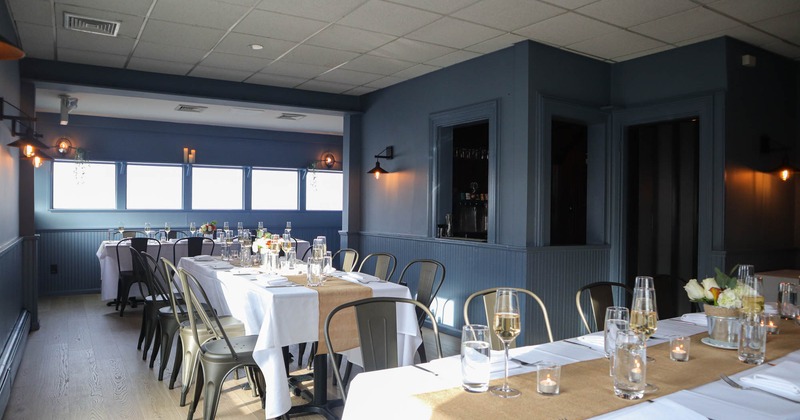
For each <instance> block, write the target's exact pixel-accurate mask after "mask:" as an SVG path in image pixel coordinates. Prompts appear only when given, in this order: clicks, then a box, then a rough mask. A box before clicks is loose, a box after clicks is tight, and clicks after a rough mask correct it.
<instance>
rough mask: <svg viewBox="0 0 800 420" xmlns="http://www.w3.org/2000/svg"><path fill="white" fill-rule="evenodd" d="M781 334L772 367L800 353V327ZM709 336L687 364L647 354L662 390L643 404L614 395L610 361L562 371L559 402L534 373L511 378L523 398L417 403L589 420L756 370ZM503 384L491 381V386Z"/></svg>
mask: <svg viewBox="0 0 800 420" xmlns="http://www.w3.org/2000/svg"><path fill="white" fill-rule="evenodd" d="M780 331H781V333H780V334H778V335H771V336H769V337H767V362H770V361H772V360H775V359H777V358H779V357H782V356H785V355H787V354H789V353H791V352H792V351H795V350H798V349H800V327H798V326H796V325H795V324H794V322H792V321H781V324H780ZM707 336H708V334H707V333H701V334H696V335H693V336H692V344H691V348H690V359H689V361H688V362H673V361H672V360H670V358H669V343H668V342H667V343H663V344H659V345H657V346H652V347H648V349H647V354H648V356H652V357H653V358H655V361H654V362H649V363H648V364H647V382H648V383H652V384H654V385H657V386H658V387H659V391H658V392H656V393H654V394H648V395H645V398H644V399H641V400H636V401H629V400H624V399H622V398H618V397H616V396H615V395H614V388H613V383H612V380H611V376H609V365H608V363H609V362H608V360H606V359H605V358H602V359H597V360H590V361H586V362H578V363H572V364H569V365H564V366H562V367H561V394H560V395H557V396H551V397H546V396H542V395H539V394H538V393H537V392H536V372H532V373H526V374H523V375H517V376H511V377H509V380H508V382H509V385H510V386H511V387H513V388H516V389H519V390H520V391H521V392H522V395H521V396H520V397H518V398H513V399H503V398H498V397H496V396H494V395H492V394H491V393H489V392H484V393H480V394H473V393H468V392H466V391H464V390H462V389H461V388H452V389H447V390H443V391H438V392H433V393H428V394H420V395H417V396H416V398H418V399H419V400H421V401H422V402H423V403H424V404H426V405H428V406H429V407H431V412H432V413H433V415H432V417H431V418H435V419H467V418H525V419H584V418H588V417H592V416H597V415H600V414H604V413H608V412H611V411H614V410H619V409H621V408H625V407H627V406H630V405H633V404H638V403H640V402H642V401H646V400H647V399H648V398H658V397H662V396H665V395H668V394H671V393H673V392H677V391H680V390H683V389H691V388H695V387H698V386H700V385H703V384H706V383H709V382H713V381H715V380H718V379H719V375H720V374H721V373H724V374H726V375H730V374H734V373H737V372H741V371H743V370H747V369H750V368H752V367H753V365H748V364H745V363H742V362H740V361H739V359H738V358H737V353H736V351H735V350H723V349H718V348H714V347H710V346H707V345H705V344H703V343H701V342H700V340H701V339H702V338H703V337H707ZM502 381H503V380H502V379H499V380H495V381H492V384H491V386H494V385H499V384H502Z"/></svg>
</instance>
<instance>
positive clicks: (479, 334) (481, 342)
mask: <svg viewBox="0 0 800 420" xmlns="http://www.w3.org/2000/svg"><path fill="white" fill-rule="evenodd" d="M489 334H491V333H490V332H489V327H487V326H486V325H474V324H473V325H464V327H463V328H462V330H461V386H462V387H463V388H464V389H465V390H467V391H469V392H485V391H486V390H488V389H489V376H490V372H491V364H492V362H491V357H490V353H491V348H492V345H491V337H490V336H489Z"/></svg>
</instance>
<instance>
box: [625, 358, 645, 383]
mask: <svg viewBox="0 0 800 420" xmlns="http://www.w3.org/2000/svg"><path fill="white" fill-rule="evenodd" d="M634 364H635V365H634V367H633V369H631V373H630V375H628V379H630V381H631V382H633V383H639V382H642V365H641V362H639V361H638V360H636V361H635V362H634Z"/></svg>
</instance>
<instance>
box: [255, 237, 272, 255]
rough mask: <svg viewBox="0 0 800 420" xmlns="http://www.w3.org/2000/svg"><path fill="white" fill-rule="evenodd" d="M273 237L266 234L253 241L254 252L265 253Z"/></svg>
mask: <svg viewBox="0 0 800 420" xmlns="http://www.w3.org/2000/svg"><path fill="white" fill-rule="evenodd" d="M271 242H272V237H271V236H270V235H264V236H262V237H260V238H257V239H256V240H255V241H253V252H256V253H259V254H263V253H265V252H267V250H268V249H269V246H270V245H271Z"/></svg>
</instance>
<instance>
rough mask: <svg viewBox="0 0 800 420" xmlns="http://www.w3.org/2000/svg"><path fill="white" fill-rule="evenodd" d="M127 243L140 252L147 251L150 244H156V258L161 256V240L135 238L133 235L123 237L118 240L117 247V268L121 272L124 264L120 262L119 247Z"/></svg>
mask: <svg viewBox="0 0 800 420" xmlns="http://www.w3.org/2000/svg"><path fill="white" fill-rule="evenodd" d="M126 232H127V231H126ZM125 245H127V246H128V247H130V248H132V249H135V250H137V251H139V252H147V251H148V247H149V246H154V247H156V252H155V258H156V259H158V258H159V257H160V256H161V242H159V241H158V240H157V239H154V238H133V237H130V238H123V239H121V240H119V241H118V242H117V247H116V249H115V251H116V253H117V269H118V270H119V272H120V273H122V264H120V263H119V262H120V258H119V257H120V254H119V248H120V246H125ZM123 252H125V251H123ZM153 273H155V272H153Z"/></svg>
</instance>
